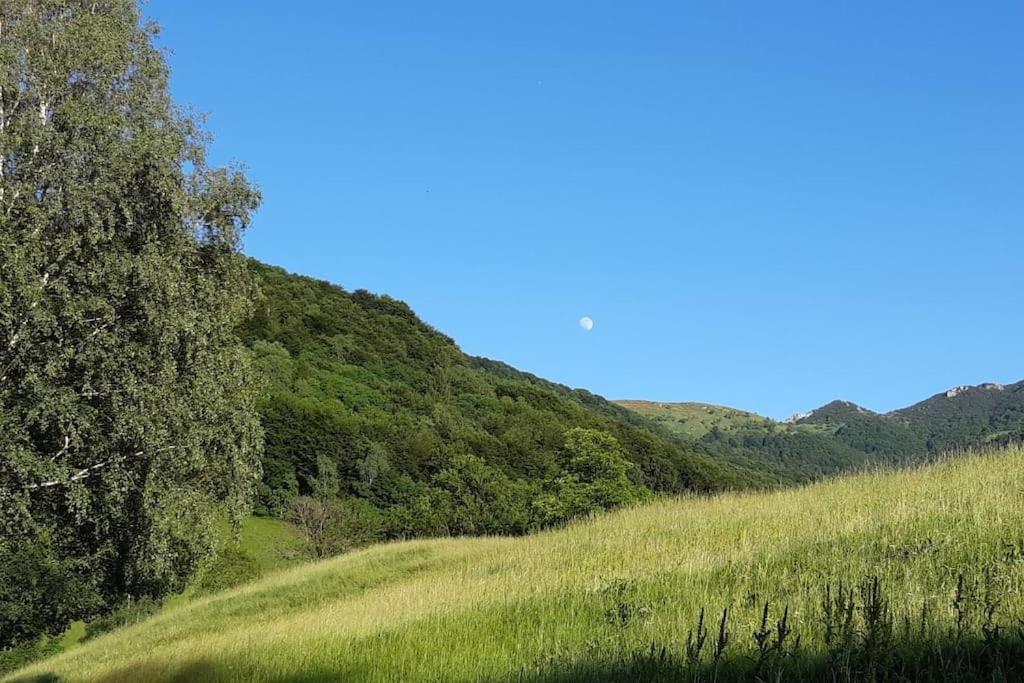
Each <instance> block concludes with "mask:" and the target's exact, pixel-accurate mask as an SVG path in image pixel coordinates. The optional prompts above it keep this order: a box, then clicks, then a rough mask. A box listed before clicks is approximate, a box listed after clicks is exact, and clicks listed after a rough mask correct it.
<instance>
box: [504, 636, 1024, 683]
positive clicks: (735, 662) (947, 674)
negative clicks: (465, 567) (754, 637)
mask: <svg viewBox="0 0 1024 683" xmlns="http://www.w3.org/2000/svg"><path fill="white" fill-rule="evenodd" d="M511 681H517V682H519V683H582V682H584V681H586V682H587V683H613V682H614V683H619V682H623V683H624V682H626V681H628V682H630V683H634V682H635V683H657V682H669V681H690V682H704V681H716V682H718V683H731V682H736V683H741V682H742V683H747V682H749V683H760V682H766V681H808V682H822V683H824V682H828V683H837V682H841V681H847V682H851V683H852V682H854V681H865V682H867V681H870V682H872V683H897V682H907V683H909V682H911V681H931V682H936V683H938V682H944V681H957V682H966V683H971V682H978V683H980V682H982V681H985V682H987V683H993V682H1002V683H1015V682H1019V681H1024V641H1016V642H1011V641H1005V642H1002V643H999V644H994V643H984V642H972V643H955V642H947V643H941V644H937V643H930V644H927V645H919V644H914V643H908V644H905V645H904V646H902V647H900V648H898V649H895V650H892V651H888V652H879V653H878V654H877V656H875V657H863V656H862V657H855V658H843V657H839V658H835V657H830V656H827V655H812V654H810V653H808V654H806V655H801V654H790V655H787V656H785V657H780V658H778V659H777V660H774V661H771V660H769V661H758V659H757V658H756V657H738V658H734V659H729V658H723V659H722V660H721V661H720V662H719V663H718V664H717V665H716V664H714V663H711V662H704V663H700V664H696V665H694V664H692V663H688V662H687V661H686V660H685V659H680V658H676V657H674V656H672V655H671V654H669V653H668V652H667V651H665V650H662V649H660V648H658V647H657V646H655V647H653V648H651V649H649V650H647V651H645V652H643V653H639V654H636V655H634V656H632V657H622V658H614V657H613V658H601V657H595V658H590V659H582V660H577V661H572V662H564V663H558V662H551V663H549V664H547V665H545V666H542V667H539V669H538V670H536V671H522V672H520V673H519V674H518V675H516V676H512V677H507V678H506V677H502V678H495V679H491V680H490V681H489V682H488V683H499V682H500V683H509V682H511Z"/></svg>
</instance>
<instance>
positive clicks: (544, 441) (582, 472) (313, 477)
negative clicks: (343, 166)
mask: <svg viewBox="0 0 1024 683" xmlns="http://www.w3.org/2000/svg"><path fill="white" fill-rule="evenodd" d="M251 266H252V268H253V269H254V271H255V272H256V273H257V274H258V276H259V280H260V285H261V288H262V292H263V299H262V301H260V302H259V304H258V305H257V311H256V314H255V315H254V317H253V318H252V320H251V321H249V323H248V324H246V325H245V327H244V329H243V332H242V336H243V338H244V340H245V343H246V344H247V345H249V346H250V347H251V348H252V349H253V351H254V353H255V356H256V360H257V363H258V366H259V367H260V368H261V369H262V372H263V375H264V376H265V378H266V391H265V396H264V398H263V400H262V403H261V406H260V412H261V415H262V418H263V426H264V430H265V432H266V449H265V456H264V478H263V484H262V486H261V489H260V492H259V496H258V501H257V511H258V512H260V513H264V514H267V513H269V514H282V515H285V516H287V515H288V514H289V508H290V506H291V502H292V501H295V500H296V499H300V498H308V497H315V496H317V495H320V494H322V493H323V484H324V482H325V480H326V481H328V484H327V486H328V488H329V489H331V490H330V491H329V495H328V497H330V498H332V499H334V500H336V501H339V504H340V505H341V506H342V508H343V510H342V514H341V516H342V517H343V518H344V519H345V520H346V521H345V522H344V525H345V526H346V530H345V534H346V535H347V536H348V537H349V538H348V540H349V541H351V542H362V541H369V540H375V539H379V538H394V537H410V536H431V535H443V534H462V533H465V534H472V533H519V532H524V531H526V530H528V529H530V528H535V527H538V526H545V525H548V524H552V523H556V522H559V521H562V520H565V519H568V518H570V517H573V516H576V515H578V514H582V513H585V512H588V511H590V510H592V509H601V508H607V507H612V506H614V505H616V504H619V503H623V502H629V501H631V500H635V499H638V498H641V497H644V496H645V495H647V493H648V492H652V491H660V492H674V493H675V492H683V491H712V490H717V489H725V488H742V487H749V486H765V485H769V484H772V483H776V482H777V478H773V477H771V476H769V475H766V474H764V473H762V472H759V471H757V469H756V467H755V466H754V465H753V464H749V466H744V464H743V463H741V462H724V461H722V460H721V459H720V458H716V457H715V456H713V455H712V453H711V452H710V451H709V449H707V448H706V447H703V446H700V445H697V444H693V445H691V446H686V445H684V444H681V443H679V442H678V441H676V440H674V439H673V437H672V436H671V435H669V434H668V433H666V432H664V431H663V430H662V429H661V428H659V427H657V426H656V425H654V424H653V423H651V422H649V421H648V420H647V419H645V418H643V417H641V416H639V415H637V414H635V413H633V412H630V411H628V410H626V409H624V408H622V407H621V406H617V405H615V404H613V403H610V402H608V401H605V400H604V399H602V398H600V397H598V396H595V395H593V394H590V393H588V392H585V391H579V390H571V389H568V388H566V387H563V386H559V385H556V384H553V383H550V382H546V381H544V380H541V379H539V378H537V377H534V376H532V375H529V374H527V373H523V372H519V371H517V370H515V369H513V368H511V367H509V366H507V365H505V364H503V363H499V362H496V361H490V360H486V359H481V358H472V357H469V356H467V355H465V354H464V353H462V351H461V350H460V349H459V348H458V346H456V344H455V343H454V342H453V341H452V340H451V339H449V338H448V337H446V336H445V335H443V334H441V333H439V332H438V331H436V330H434V329H433V328H431V327H429V326H428V325H426V324H424V323H423V322H422V321H420V320H419V318H417V317H416V315H415V314H414V313H413V312H412V310H410V308H409V307H408V306H407V305H406V304H404V303H402V302H400V301H396V300H395V299H392V298H390V297H387V296H376V295H373V294H370V293H368V292H365V291H356V292H347V291H345V290H343V289H341V288H339V287H337V286H334V285H331V284H329V283H326V282H320V281H316V280H313V279H310V278H307V277H300V276H295V275H290V274H288V273H286V272H285V271H283V270H281V269H279V268H274V267H270V266H265V265H262V264H259V263H256V262H252V263H251ZM571 430H576V433H575V438H569V437H570V436H571V435H570V431H571ZM325 470H326V471H325ZM318 492H319V493H318Z"/></svg>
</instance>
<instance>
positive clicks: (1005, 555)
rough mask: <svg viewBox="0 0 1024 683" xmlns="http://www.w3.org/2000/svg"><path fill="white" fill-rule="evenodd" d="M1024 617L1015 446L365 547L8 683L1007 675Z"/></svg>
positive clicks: (1022, 655)
mask: <svg viewBox="0 0 1024 683" xmlns="http://www.w3.org/2000/svg"><path fill="white" fill-rule="evenodd" d="M840 584H841V585H840ZM958 584H959V589H958ZM826 591H828V592H827V593H826ZM826 596H827V599H826ZM851 601H852V606H851ZM766 603H767V610H768V614H767V618H765V617H764V615H765V605H766ZM725 608H728V610H729V611H728V614H727V618H726V621H725V624H724V629H722V612H723V609H725ZM702 609H704V610H706V612H705V614H706V618H705V620H704V625H705V626H706V631H707V636H706V639H705V641H704V642H703V645H702V647H700V648H699V649H698V647H697V644H698V643H700V642H701V637H700V634H702V633H703V632H704V630H702V629H700V628H699V626H698V624H699V614H700V613H701V610H702ZM784 614H785V619H784V620H783V615H784ZM830 615H831V616H830ZM1022 619H1024V450H1022V449H1019V448H1018V449H1011V450H1007V451H1002V452H998V453H992V454H986V455H978V456H966V457H963V458H959V459H956V460H949V461H946V462H944V463H940V464H938V465H934V466H931V467H928V468H924V469H919V470H914V471H905V472H895V473H878V474H864V475H858V476H853V477H849V478H845V479H840V480H835V481H830V482H825V483H821V484H816V485H813V486H808V487H804V488H800V489H792V490H785V491H780V492H774V493H768V494H733V495H723V496H719V497H714V498H708V499H701V498H689V499H676V500H665V501H660V502H656V503H654V504H651V505H647V506H644V507H641V508H636V509H630V510H623V511H620V512H617V513H613V514H608V515H604V516H601V517H598V518H596V519H593V520H589V521H586V522H583V523H579V524H575V525H573V526H570V527H568V528H565V529H561V530H557V531H551V532H547V533H542V534H538V535H535V536H531V537H526V538H477V539H445V540H431V541H413V542H404V543H392V544H387V545H381V546H375V547H371V548H368V549H365V550H361V551H358V552H353V553H351V554H348V555H344V556H341V557H338V558H335V559H332V560H328V561H324V562H320V563H316V564H308V565H303V566H300V567H295V568H291V569H283V570H280V571H277V572H274V573H272V574H270V575H268V576H266V577H264V578H262V579H260V580H257V581H255V582H253V583H249V584H246V585H244V586H241V587H239V588H235V589H231V590H228V591H225V592H221V593H217V594H215V595H211V596H205V597H196V598H193V599H191V600H189V601H187V602H184V603H183V604H178V605H176V606H174V607H172V608H169V609H165V610H164V611H162V612H161V613H160V614H158V615H157V616H155V617H153V618H152V619H150V620H148V621H145V622H143V623H141V624H138V625H135V626H131V627H127V628H124V629H121V630H118V631H115V632H112V633H109V634H107V635H104V636H101V637H99V638H96V639H94V640H91V641H89V642H86V643H84V644H82V645H79V646H76V647H74V648H72V649H70V650H69V651H67V652H65V653H63V654H61V655H59V656H57V657H55V658H53V659H50V660H46V661H43V662H40V663H38V664H36V665H33V666H31V667H30V668H28V669H26V670H23V671H21V672H19V673H16V674H15V675H14V676H13V677H12V680H18V681H27V680H72V681H79V680H81V681H138V680H147V681H184V680H215V681H307V682H308V681H329V680H360V681H362V680H368V681H441V680H443V681H470V680H473V681H477V680H485V681H550V682H555V681H575V680H580V681H582V680H705V679H707V680H712V679H715V678H717V679H718V680H757V679H758V677H760V678H761V679H762V680H814V679H818V680H833V678H832V676H833V675H834V674H835V672H837V671H839V672H845V674H844V675H845V676H846V677H847V678H846V679H851V680H908V679H909V680H913V679H915V678H916V677H917V676H923V675H925V673H929V674H930V675H932V677H934V678H941V677H943V676H953V677H954V678H953V679H959V680H971V679H972V678H971V677H972V676H974V677H975V678H976V679H977V680H1020V676H1024V671H1021V669H1020V668H1019V667H1020V666H1021V662H1024V651H1022V650H1021V645H1020V643H1021V640H1022V639H1024V621H1022ZM780 621H782V623H781V627H780V623H779V622H780ZM762 624H763V625H764V628H762ZM723 633H724V634H725V635H727V636H728V638H727V639H723V638H722V637H721V636H722V635H723ZM688 636H689V643H690V646H689V648H688V647H687V642H688ZM798 638H799V641H798V640H797V639H798ZM759 641H760V648H759ZM716 651H718V655H717V656H716ZM688 653H689V656H688ZM915 667H916V668H915ZM1015 667H1017V668H1015ZM900 672H902V674H900ZM769 674H771V676H769ZM898 675H904V676H907V677H908V678H905V679H899V678H898V677H897V676H898ZM776 677H777V678H776ZM840 680H845V679H840ZM951 680H952V679H951Z"/></svg>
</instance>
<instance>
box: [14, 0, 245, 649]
mask: <svg viewBox="0 0 1024 683" xmlns="http://www.w3.org/2000/svg"><path fill="white" fill-rule="evenodd" d="M0 31H2V33H0V586H5V587H11V586H18V587H19V588H18V590H20V591H21V597H20V598H19V599H18V600H17V601H13V602H9V601H7V600H4V601H3V609H2V610H0V646H3V645H5V644H9V643H11V642H12V641H13V640H14V639H15V638H18V637H27V636H30V635H32V634H34V633H39V632H43V631H54V630H56V629H60V628H61V627H62V626H63V625H65V624H66V623H67V622H68V621H69V620H70V619H73V618H80V617H88V616H91V615H93V614H96V613H99V612H102V611H103V610H105V609H109V608H111V607H112V606H114V605H116V604H118V603H119V602H120V601H121V600H123V599H124V598H126V597H140V596H159V595H162V594H164V593H166V592H168V591H171V590H175V589H178V588H180V587H181V586H182V585H183V584H184V582H185V581H186V580H187V578H188V577H189V576H190V575H191V574H192V573H193V571H194V570H195V569H196V567H197V566H199V565H200V563H202V562H203V561H204V559H205V558H206V557H207V556H208V555H209V553H210V552H211V549H212V547H213V536H214V526H215V517H216V516H218V515H220V514H222V513H225V512H227V513H234V514H240V513H241V512H243V511H244V510H245V508H246V505H247V502H248V501H249V499H250V495H251V490H252V488H253V485H254V484H255V482H256V481H257V480H258V478H259V449H260V426H259V423H258V420H257V418H256V415H255V413H254V409H253V405H254V400H255V395H254V392H253V388H252V382H251V379H250V377H251V373H250V370H249V361H248V354H247V352H246V351H245V350H244V349H243V348H242V347H240V345H239V344H238V343H237V338H236V335H235V329H236V326H237V324H238V322H239V321H240V320H241V319H242V318H243V317H244V316H245V315H246V314H247V310H248V305H249V304H248V302H249V301H250V300H251V299H252V297H253V291H254V290H253V282H252V280H251V277H250V276H249V275H248V274H247V268H246V264H245V262H244V261H243V260H242V259H241V257H240V256H239V255H238V254H237V248H238V245H239V239H240V236H241V233H242V231H243V229H244V228H245V226H246V225H247V223H248V221H249V216H250V212H251V211H252V210H253V209H254V208H255V206H256V205H257V203H258V199H259V196H258V193H257V192H256V190H254V189H253V188H252V187H251V186H250V185H249V184H248V182H247V181H246V179H245V178H244V176H243V175H242V174H241V173H240V172H239V171H237V170H233V169H216V168H210V167H208V165H207V163H206V160H205V155H204V145H205V142H206V137H205V134H204V133H203V131H202V128H201V126H200V123H199V121H198V120H197V119H195V118H194V117H191V116H187V115H185V114H183V113H182V112H180V111H179V110H177V109H176V108H175V106H174V105H173V103H172V101H171V99H170V96H169V94H168V87H167V79H168V71H167V66H166V64H165V61H164V59H163V56H162V54H161V53H160V52H159V51H158V50H157V49H155V48H154V45H153V39H154V36H155V34H156V28H155V27H153V26H146V25H141V24H140V15H139V11H138V9H137V7H136V5H135V3H134V2H133V1H132V0H89V1H84V0H5V1H4V2H3V3H2V4H0ZM33 576H35V577H38V579H39V580H30V579H29V578H28V577H33ZM55 582H57V583H59V584H60V585H55Z"/></svg>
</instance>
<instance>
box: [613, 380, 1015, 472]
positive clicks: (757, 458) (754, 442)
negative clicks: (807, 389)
mask: <svg viewBox="0 0 1024 683" xmlns="http://www.w3.org/2000/svg"><path fill="white" fill-rule="evenodd" d="M618 403H620V404H621V405H623V406H624V407H627V408H630V409H631V410H634V411H636V412H638V413H640V414H642V415H645V416H647V417H648V418H650V419H651V420H653V421H655V422H657V423H658V424H659V425H661V426H663V427H664V428H666V429H668V430H670V431H672V432H674V433H676V434H678V435H681V436H685V437H689V438H695V439H697V440H698V442H699V443H701V444H703V445H705V446H707V447H708V448H709V449H711V450H712V451H713V452H716V453H718V455H719V457H720V458H721V459H723V460H726V461H730V462H743V463H744V464H745V465H746V466H747V467H753V468H757V467H761V468H764V469H765V471H769V472H772V473H773V474H774V475H775V476H779V477H780V478H781V479H783V480H790V481H806V480H811V479H814V478H817V477H820V476H823V475H828V474H835V473H838V472H842V471H846V470H850V469H856V468H859V467H863V466H866V465H871V464H900V463H908V464H909V463H914V462H921V461H924V460H927V459H930V458H932V457H933V456H934V455H936V454H938V453H943V452H947V451H951V450H957V449H964V448H973V447H978V446H983V445H988V444H993V443H995V444H1005V443H1011V442H1021V441H1024V382H1020V383H1017V384H1010V385H1005V386H1004V385H1000V384H981V385H978V386H973V387H967V386H963V387H955V388H953V389H950V390H948V391H946V392H943V393H940V394H936V395H935V396H933V397H931V398H929V399H927V400H925V401H922V402H920V403H917V404H915V405H913V406H910V407H909V408H903V409H901V410H895V411H892V412H890V413H886V414H881V413H876V412H873V411H871V410H868V409H866V408H863V407H861V406H858V405H856V404H855V403H850V402H849V401H832V402H831V403H828V404H826V405H824V406H821V407H820V408H817V409H815V410H812V411H810V412H807V413H804V414H801V415H797V416H794V417H793V418H792V419H791V420H789V421H787V422H776V421H774V420H771V419H769V418H766V417H762V416H760V415H756V414H753V413H749V412H745V411H741V410H735V409H733V408H724V407H720V406H708V405H705V404H699V403H654V402H648V401H619V402H618Z"/></svg>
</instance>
